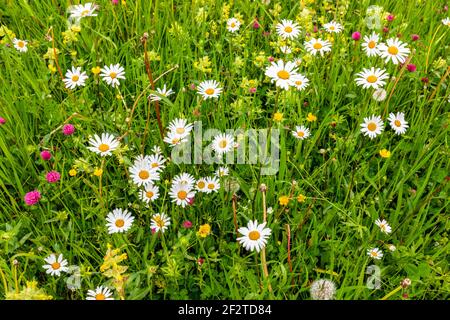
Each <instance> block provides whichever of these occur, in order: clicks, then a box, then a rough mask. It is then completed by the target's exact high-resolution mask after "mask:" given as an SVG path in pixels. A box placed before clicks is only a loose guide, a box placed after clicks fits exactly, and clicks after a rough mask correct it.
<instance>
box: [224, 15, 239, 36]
mask: <svg viewBox="0 0 450 320" xmlns="http://www.w3.org/2000/svg"><path fill="white" fill-rule="evenodd" d="M240 27H241V22H240V21H239V20H238V19H236V18H230V19H228V21H227V30H228V31H230V32H232V33H233V32H236V31H238V30H239V28H240Z"/></svg>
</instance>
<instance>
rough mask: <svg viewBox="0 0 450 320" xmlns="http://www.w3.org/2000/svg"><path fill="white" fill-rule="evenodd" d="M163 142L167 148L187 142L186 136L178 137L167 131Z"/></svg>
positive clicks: (174, 133)
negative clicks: (166, 144) (167, 145)
mask: <svg viewBox="0 0 450 320" xmlns="http://www.w3.org/2000/svg"><path fill="white" fill-rule="evenodd" d="M163 141H164V142H165V143H168V144H169V146H171V147H173V146H176V145H179V144H182V143H185V142H186V141H187V136H185V137H180V135H179V134H177V133H176V132H172V131H169V132H167V135H166V136H165V137H164V139H163Z"/></svg>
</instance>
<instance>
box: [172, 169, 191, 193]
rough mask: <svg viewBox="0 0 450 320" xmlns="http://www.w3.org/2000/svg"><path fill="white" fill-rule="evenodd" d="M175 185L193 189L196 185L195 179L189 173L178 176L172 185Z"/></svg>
mask: <svg viewBox="0 0 450 320" xmlns="http://www.w3.org/2000/svg"><path fill="white" fill-rule="evenodd" d="M175 184H181V185H185V186H188V187H189V188H191V189H192V188H193V187H194V184H195V178H194V176H192V175H191V174H189V173H187V172H183V173H181V174H178V175H176V176H175V177H173V180H172V185H175Z"/></svg>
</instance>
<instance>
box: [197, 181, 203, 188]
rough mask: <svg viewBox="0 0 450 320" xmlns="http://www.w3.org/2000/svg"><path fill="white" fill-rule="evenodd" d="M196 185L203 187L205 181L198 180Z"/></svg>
mask: <svg viewBox="0 0 450 320" xmlns="http://www.w3.org/2000/svg"><path fill="white" fill-rule="evenodd" d="M197 187H198V188H199V189H203V188H204V187H205V182H204V181H199V182H197Z"/></svg>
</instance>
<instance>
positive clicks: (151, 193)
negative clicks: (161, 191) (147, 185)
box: [145, 191, 155, 199]
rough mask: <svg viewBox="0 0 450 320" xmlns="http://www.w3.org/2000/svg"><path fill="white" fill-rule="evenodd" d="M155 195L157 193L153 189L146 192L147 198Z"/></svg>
mask: <svg viewBox="0 0 450 320" xmlns="http://www.w3.org/2000/svg"><path fill="white" fill-rule="evenodd" d="M154 195H155V194H154V193H153V192H152V191H147V192H146V193H145V196H146V197H147V198H149V199H151V198H153V196H154Z"/></svg>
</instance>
